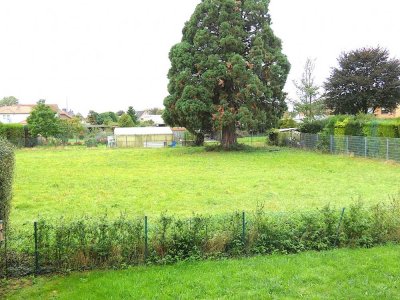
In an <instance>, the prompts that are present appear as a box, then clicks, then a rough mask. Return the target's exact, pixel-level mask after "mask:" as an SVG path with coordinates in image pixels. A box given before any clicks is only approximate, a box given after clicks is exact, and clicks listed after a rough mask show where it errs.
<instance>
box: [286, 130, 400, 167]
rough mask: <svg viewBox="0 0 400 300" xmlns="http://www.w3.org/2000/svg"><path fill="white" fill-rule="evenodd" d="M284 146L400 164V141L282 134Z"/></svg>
mask: <svg viewBox="0 0 400 300" xmlns="http://www.w3.org/2000/svg"><path fill="white" fill-rule="evenodd" d="M279 143H280V145H282V146H287V147H293V148H302V149H307V150H319V151H321V150H322V151H325V152H328V153H331V154H344V155H350V156H359V157H367V158H379V159H385V160H392V161H398V162H400V139H398V138H383V137H364V136H333V135H330V136H326V135H321V134H308V133H299V132H288V133H281V134H280V135H279Z"/></svg>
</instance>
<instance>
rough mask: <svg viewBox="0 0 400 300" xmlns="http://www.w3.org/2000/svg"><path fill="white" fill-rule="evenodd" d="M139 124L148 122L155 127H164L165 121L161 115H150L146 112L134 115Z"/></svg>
mask: <svg viewBox="0 0 400 300" xmlns="http://www.w3.org/2000/svg"><path fill="white" fill-rule="evenodd" d="M136 115H137V116H138V120H139V121H140V122H149V123H152V125H154V126H156V127H164V126H165V121H164V119H163V118H162V116H161V115H151V114H150V113H149V112H148V111H139V112H137V113H136Z"/></svg>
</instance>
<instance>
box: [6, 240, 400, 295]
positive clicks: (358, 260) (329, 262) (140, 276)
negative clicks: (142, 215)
mask: <svg viewBox="0 0 400 300" xmlns="http://www.w3.org/2000/svg"><path fill="white" fill-rule="evenodd" d="M25 284H27V285H28V287H26V288H25V289H20V290H15V291H13V292H11V293H10V294H9V299H217V298H218V299H400V247H399V246H387V247H380V248H374V249H369V250H366V249H358V250H348V249H347V250H336V251H330V252H321V253H315V252H308V253H302V254H298V255H289V256H278V255H275V256H269V257H255V258H247V259H241V260H226V261H205V262H192V263H189V262H186V263H180V264H178V265H174V266H153V267H134V268H131V269H128V270H124V271H100V272H99V271H97V272H90V273H74V274H72V275H70V276H67V277H52V278H45V277H42V278H38V279H36V280H35V283H34V284H33V285H32V286H30V287H29V285H31V284H32V283H31V282H25Z"/></svg>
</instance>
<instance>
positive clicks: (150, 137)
mask: <svg viewBox="0 0 400 300" xmlns="http://www.w3.org/2000/svg"><path fill="white" fill-rule="evenodd" d="M114 140H115V143H116V146H117V147H123V148H127V147H147V148H162V147H166V146H168V145H169V144H171V143H172V141H173V140H174V135H173V132H172V130H171V128H169V127H125V128H115V129H114Z"/></svg>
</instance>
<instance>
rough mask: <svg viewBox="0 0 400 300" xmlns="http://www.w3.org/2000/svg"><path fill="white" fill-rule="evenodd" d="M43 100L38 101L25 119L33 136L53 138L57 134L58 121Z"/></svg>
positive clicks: (54, 113)
mask: <svg viewBox="0 0 400 300" xmlns="http://www.w3.org/2000/svg"><path fill="white" fill-rule="evenodd" d="M45 102H46V101H45V100H39V101H38V103H37V105H36V106H35V107H34V108H33V110H32V112H31V114H30V116H29V117H28V119H27V122H28V125H29V131H30V133H31V134H32V135H33V136H37V135H39V134H40V135H41V136H43V137H45V138H48V137H51V136H55V135H57V134H58V133H59V119H58V118H57V116H56V115H57V113H56V112H54V111H53V110H52V109H51V108H50V106H48V105H46V103H45Z"/></svg>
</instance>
